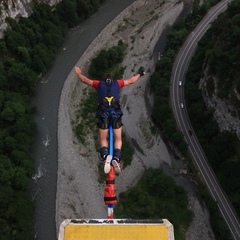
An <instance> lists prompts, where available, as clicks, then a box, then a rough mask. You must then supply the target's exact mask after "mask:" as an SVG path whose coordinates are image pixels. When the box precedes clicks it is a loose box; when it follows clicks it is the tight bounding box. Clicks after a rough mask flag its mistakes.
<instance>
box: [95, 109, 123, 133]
mask: <svg viewBox="0 0 240 240" xmlns="http://www.w3.org/2000/svg"><path fill="white" fill-rule="evenodd" d="M122 115H123V114H122V111H121V109H111V110H109V109H105V110H102V109H98V110H97V113H96V117H97V120H98V123H97V125H98V127H99V128H101V129H107V128H108V127H109V124H112V127H113V129H117V128H120V127H121V126H122Z"/></svg>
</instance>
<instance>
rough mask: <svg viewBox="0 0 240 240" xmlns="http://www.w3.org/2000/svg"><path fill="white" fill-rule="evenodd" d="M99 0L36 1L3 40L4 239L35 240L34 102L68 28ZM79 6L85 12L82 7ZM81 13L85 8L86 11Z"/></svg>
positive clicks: (0, 203) (0, 152)
mask: <svg viewBox="0 0 240 240" xmlns="http://www.w3.org/2000/svg"><path fill="white" fill-rule="evenodd" d="M101 2H102V1H99V0H63V1H62V2H61V3H59V4H58V5H57V6H53V7H51V6H49V5H47V4H37V3H35V2H34V1H33V3H32V9H33V14H32V15H31V17H29V18H20V19H19V21H18V22H17V21H15V20H13V19H11V18H8V19H7V20H6V21H7V22H8V24H9V26H10V27H9V28H8V29H7V30H6V31H5V37H4V39H0V56H1V59H0V126H1V127H0V215H1V224H0V233H1V239H2V240H9V239H12V240H15V239H16V240H22V239H23V240H26V239H34V233H33V226H32V222H33V212H34V205H33V202H32V199H31V196H30V193H29V187H30V181H31V177H32V175H33V170H34V169H33V159H32V157H31V155H30V154H29V149H30V146H31V144H32V141H33V136H34V133H35V131H36V124H35V123H34V120H33V117H32V114H33V113H34V111H35V107H33V106H31V104H30V98H31V97H32V96H33V95H34V93H35V91H36V82H37V81H38V80H39V76H41V74H43V73H44V72H45V71H46V70H47V69H48V68H49V67H50V66H51V64H52V62H53V60H54V57H55V53H56V51H57V50H58V48H59V47H60V45H61V44H62V42H63V40H64V37H65V35H66V33H67V31H68V30H69V27H73V26H76V25H77V24H79V22H80V20H83V19H85V18H87V17H88V16H90V14H92V13H93V12H95V11H96V10H97V9H98V7H99V5H100V3H101ZM80 6H81V8H80ZM79 9H81V10H84V11H83V13H82V12H79Z"/></svg>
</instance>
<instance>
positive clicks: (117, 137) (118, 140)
mask: <svg viewBox="0 0 240 240" xmlns="http://www.w3.org/2000/svg"><path fill="white" fill-rule="evenodd" d="M113 133H114V148H117V149H121V148H122V127H120V128H118V129H113Z"/></svg>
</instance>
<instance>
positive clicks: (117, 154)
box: [113, 148, 122, 159]
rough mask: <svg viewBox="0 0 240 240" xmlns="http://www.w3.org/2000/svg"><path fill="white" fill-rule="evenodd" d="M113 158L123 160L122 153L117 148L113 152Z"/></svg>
mask: <svg viewBox="0 0 240 240" xmlns="http://www.w3.org/2000/svg"><path fill="white" fill-rule="evenodd" d="M113 156H114V157H117V158H118V159H121V157H122V151H121V149H119V148H115V149H114V151H113Z"/></svg>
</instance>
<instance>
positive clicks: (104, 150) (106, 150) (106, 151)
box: [100, 147, 109, 158]
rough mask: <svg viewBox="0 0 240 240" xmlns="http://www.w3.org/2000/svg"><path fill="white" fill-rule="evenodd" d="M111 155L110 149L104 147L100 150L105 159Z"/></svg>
mask: <svg viewBox="0 0 240 240" xmlns="http://www.w3.org/2000/svg"><path fill="white" fill-rule="evenodd" d="M108 154H109V149H108V147H102V148H101V149H100V155H101V157H102V158H104V156H106V155H108Z"/></svg>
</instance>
